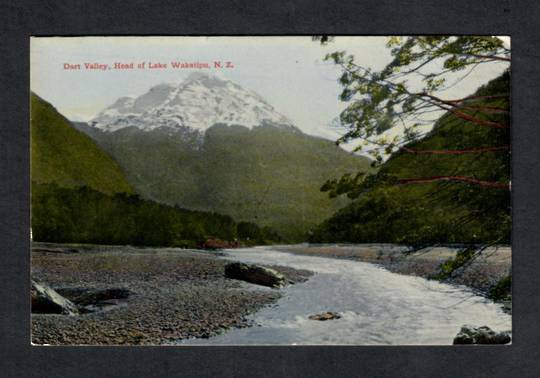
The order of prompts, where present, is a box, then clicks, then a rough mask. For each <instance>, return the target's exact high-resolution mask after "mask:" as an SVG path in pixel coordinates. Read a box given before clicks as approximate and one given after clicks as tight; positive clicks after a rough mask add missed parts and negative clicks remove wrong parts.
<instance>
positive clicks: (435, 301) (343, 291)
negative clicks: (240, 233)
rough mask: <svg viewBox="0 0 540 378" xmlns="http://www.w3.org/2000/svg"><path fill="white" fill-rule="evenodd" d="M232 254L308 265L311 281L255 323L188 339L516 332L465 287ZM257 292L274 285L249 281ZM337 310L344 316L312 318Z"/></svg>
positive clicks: (329, 263) (368, 339)
mask: <svg viewBox="0 0 540 378" xmlns="http://www.w3.org/2000/svg"><path fill="white" fill-rule="evenodd" d="M226 253H227V256H226V257H225V258H226V259H230V260H235V261H242V262H246V263H254V264H262V265H282V266H289V267H292V268H296V269H307V270H310V271H312V272H314V273H315V274H314V275H313V276H311V277H310V278H309V280H308V281H307V282H304V283H298V284H295V285H290V286H287V287H286V288H284V289H281V290H282V293H283V296H282V298H280V299H279V300H278V301H277V303H276V304H275V305H271V306H268V307H265V308H263V309H261V310H260V311H258V312H256V313H254V314H251V315H250V316H249V317H248V318H249V319H250V320H252V321H253V324H254V326H252V327H249V328H242V329H232V330H229V331H226V332H225V333H223V334H221V335H219V336H216V337H212V338H209V339H191V340H184V341H183V342H181V344H190V345H192V344H199V345H200V344H204V345H215V344H229V345H245V344H257V345H268V344H282V345H297V344H298V345H300V344H304V345H305V344H308V345H314V344H333V345H339V344H341V345H344V344H347V345H389V344H392V345H418V344H423V345H445V344H452V341H453V338H454V336H456V334H457V333H458V332H459V330H460V328H461V326H462V325H464V324H471V325H476V326H482V325H487V326H488V327H490V328H492V329H494V330H496V331H507V330H510V329H511V316H510V315H508V314H506V313H504V312H503V311H502V309H501V306H499V305H498V304H495V303H493V302H492V301H490V300H488V299H486V298H483V297H481V296H478V295H475V294H474V293H473V292H472V291H471V290H469V289H468V288H466V287H463V286H452V285H447V284H442V283H439V282H436V281H429V280H426V279H424V278H420V277H414V276H405V275H400V274H396V273H391V272H389V271H387V270H385V269H384V268H381V267H378V266H376V265H373V264H369V263H364V262H358V261H352V260H345V259H335V258H324V257H314V256H305V255H295V254H290V253H285V252H278V251H275V250H272V249H270V248H265V247H257V248H246V249H234V250H227V251H226ZM245 285H246V287H252V288H254V289H255V288H257V290H272V289H268V288H263V287H261V286H256V285H251V284H247V283H246V284H245ZM326 311H333V312H338V313H340V314H341V315H342V317H341V318H340V319H335V320H327V321H316V320H309V319H308V316H309V315H313V314H318V313H321V312H326Z"/></svg>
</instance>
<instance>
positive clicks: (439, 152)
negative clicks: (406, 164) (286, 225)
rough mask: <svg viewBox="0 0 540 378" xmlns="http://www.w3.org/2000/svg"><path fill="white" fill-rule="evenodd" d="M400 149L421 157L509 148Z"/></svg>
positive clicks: (505, 147)
mask: <svg viewBox="0 0 540 378" xmlns="http://www.w3.org/2000/svg"><path fill="white" fill-rule="evenodd" d="M401 149H402V150H403V151H405V152H408V153H411V154H416V155H421V154H429V155H463V154H474V153H482V152H491V151H502V150H508V149H510V146H508V145H505V146H497V147H484V148H468V149H463V150H415V149H412V148H408V147H401Z"/></svg>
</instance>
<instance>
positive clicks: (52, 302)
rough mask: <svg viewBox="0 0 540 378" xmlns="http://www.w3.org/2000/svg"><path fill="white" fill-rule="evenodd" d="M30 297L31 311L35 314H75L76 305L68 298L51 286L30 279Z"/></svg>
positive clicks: (76, 312) (76, 311)
mask: <svg viewBox="0 0 540 378" xmlns="http://www.w3.org/2000/svg"><path fill="white" fill-rule="evenodd" d="M30 293H31V297H32V312H33V313H37V314H64V315H76V314H78V313H79V310H78V309H77V306H75V305H74V304H73V303H72V302H71V301H70V300H68V299H66V298H64V297H63V296H61V295H60V294H58V293H57V292H56V291H55V290H54V289H53V288H51V287H49V286H47V285H45V284H38V283H36V282H34V281H32V287H31V289H30Z"/></svg>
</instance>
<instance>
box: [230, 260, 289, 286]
mask: <svg viewBox="0 0 540 378" xmlns="http://www.w3.org/2000/svg"><path fill="white" fill-rule="evenodd" d="M225 277H227V278H233V279H236V280H242V281H246V282H250V283H253V284H257V285H263V286H269V287H273V288H280V287H283V286H284V285H285V282H286V281H285V277H284V276H283V275H282V274H280V273H278V272H276V271H275V270H273V269H269V268H265V267H262V266H258V265H248V264H243V263H239V262H233V263H230V264H227V265H226V266H225Z"/></svg>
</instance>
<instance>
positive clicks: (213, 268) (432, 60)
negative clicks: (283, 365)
mask: <svg viewBox="0 0 540 378" xmlns="http://www.w3.org/2000/svg"><path fill="white" fill-rule="evenodd" d="M30 46H31V47H30V52H31V57H30V64H31V80H30V81H31V88H30V90H31V94H30V97H31V98H30V114H31V124H30V125H29V127H30V129H31V149H30V151H29V153H30V155H31V184H32V186H31V227H32V228H31V238H32V244H31V245H32V253H31V279H32V285H31V293H30V294H31V301H32V314H31V332H32V334H31V343H32V344H33V345H168V346H179V347H182V346H185V345H455V346H454V347H455V348H459V347H460V346H459V345H461V344H501V345H504V344H510V343H511V342H512V315H511V313H512V306H511V303H512V290H511V287H512V285H511V281H512V275H511V272H512V269H511V241H510V233H511V228H512V218H511V201H510V198H511V180H510V177H511V172H510V162H511V146H510V119H511V117H510V106H509V104H510V80H511V77H510V64H511V54H510V48H511V47H510V38H509V37H506V36H466V35H465V36H450V35H441V36H436V35H430V36H418V35H417V36H400V37H395V36H372V37H369V36H335V37H332V36H313V37H312V36H271V37H270V36H266V37H261V36H259V37H255V36H242V37H239V36H236V37H232V36H211V37H210V36H208V37H204V36H197V37H196V36H189V37H188V36H183V37H180V36H178V37H172V36H167V37H156V36H148V37H141V36H139V37H113V36H103V37H95V36H94V37H82V36H81V37H32V38H31V45H30Z"/></svg>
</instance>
